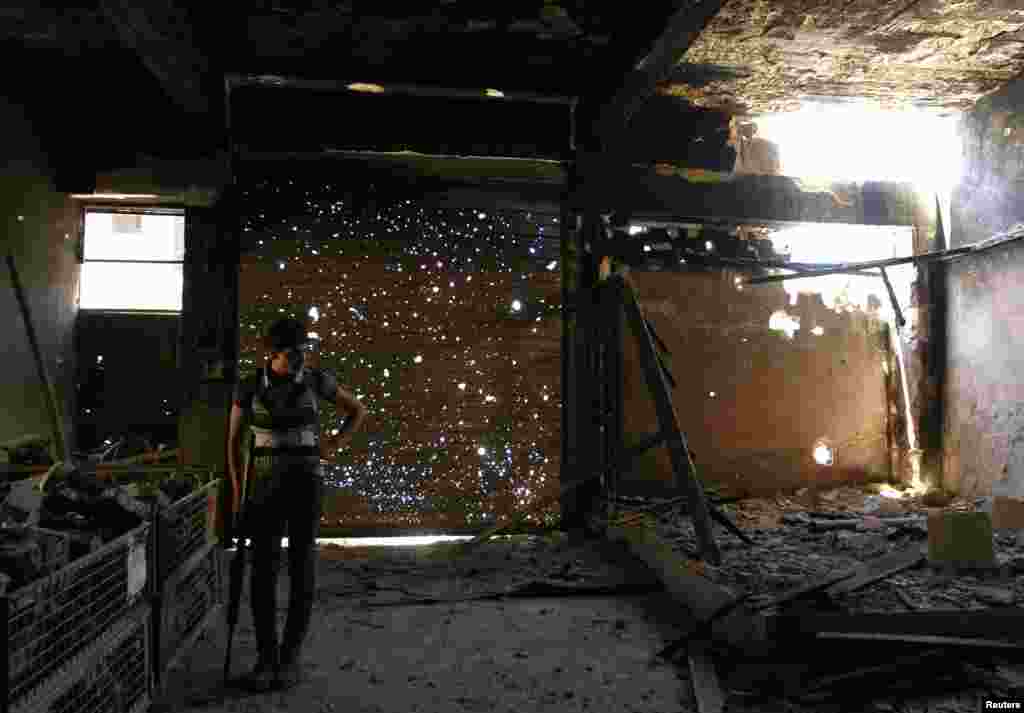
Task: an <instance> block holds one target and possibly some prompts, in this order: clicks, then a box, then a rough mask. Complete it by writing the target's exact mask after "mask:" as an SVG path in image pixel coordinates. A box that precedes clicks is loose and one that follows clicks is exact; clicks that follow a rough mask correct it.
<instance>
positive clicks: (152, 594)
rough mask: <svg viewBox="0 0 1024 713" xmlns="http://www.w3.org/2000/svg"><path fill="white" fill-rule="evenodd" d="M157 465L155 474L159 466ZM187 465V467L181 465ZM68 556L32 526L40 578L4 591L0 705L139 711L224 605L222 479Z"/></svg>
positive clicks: (21, 711)
mask: <svg viewBox="0 0 1024 713" xmlns="http://www.w3.org/2000/svg"><path fill="white" fill-rule="evenodd" d="M163 470H167V469H162V470H161V471H160V472H163ZM183 472H184V471H183ZM198 475H201V476H204V477H201V478H199V480H200V482H205V484H204V485H201V486H200V487H199V488H198V489H197V490H195V491H193V492H192V493H191V494H190V495H188V496H186V497H184V498H182V499H181V500H179V501H177V502H175V503H172V504H171V505H169V506H167V507H163V508H159V507H157V506H155V505H154V509H153V512H152V517H151V518H150V519H149V521H148V522H145V523H143V524H142V525H140V526H139V527H138V528H136V529H134V530H132V531H130V532H128V533H126V534H125V535H123V536H122V537H119V538H118V539H116V540H113V541H111V542H109V543H107V544H106V545H104V546H103V547H102V548H100V549H97V550H96V551H94V552H92V553H90V554H88V555H85V556H83V557H80V558H78V559H76V560H74V561H72V562H70V563H69V562H68V558H69V550H70V548H69V541H68V537H67V536H66V535H65V534H64V533H59V532H52V531H43V530H41V531H40V532H39V538H37V539H38V541H39V542H40V550H41V555H42V559H43V560H44V562H43V564H44V565H45V566H44V567H43V572H44V573H46V576H44V577H43V578H41V579H38V580H36V581H35V582H32V583H31V584H28V585H26V586H24V587H21V588H19V589H17V590H15V591H12V592H8V593H6V594H0V627H2V628H3V631H2V632H0V633H3V634H5V636H4V637H3V638H4V639H6V641H7V645H6V647H5V648H4V649H3V650H4V653H5V661H6V665H5V666H2V667H0V706H2V708H0V713H94V712H96V713H99V712H102V713H143V711H146V710H147V709H148V708H149V707H150V706H151V704H152V703H153V702H154V700H155V699H156V698H157V697H158V695H159V693H158V692H159V690H160V688H161V685H162V679H163V678H164V674H165V673H166V672H167V670H168V669H169V668H170V667H171V666H172V665H173V664H174V663H175V661H176V660H177V659H179V658H180V656H181V654H182V653H183V652H184V651H186V650H188V649H189V648H190V647H191V646H192V644H193V643H194V641H195V640H196V638H197V637H198V636H199V635H200V634H201V633H202V632H203V631H204V630H205V629H206V628H207V627H208V626H209V625H210V624H211V623H212V621H213V619H214V617H215V616H216V615H217V613H218V612H219V611H220V606H221V604H222V600H223V596H222V589H223V587H222V579H223V573H222V566H221V559H220V551H219V546H218V542H217V533H216V522H215V520H216V512H217V504H218V495H219V493H220V483H221V482H222V481H220V480H213V479H212V478H213V473H212V471H210V470H209V469H205V471H204V472H202V473H199V474H198Z"/></svg>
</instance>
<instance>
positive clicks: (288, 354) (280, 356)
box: [270, 348, 308, 375]
mask: <svg viewBox="0 0 1024 713" xmlns="http://www.w3.org/2000/svg"><path fill="white" fill-rule="evenodd" d="M307 354H308V352H305V351H303V350H301V349H298V348H292V349H285V350H284V351H274V352H270V368H271V370H272V371H273V372H274V373H275V374H281V375H284V374H296V373H298V371H299V369H301V368H302V367H303V365H304V364H305V361H306V355H307Z"/></svg>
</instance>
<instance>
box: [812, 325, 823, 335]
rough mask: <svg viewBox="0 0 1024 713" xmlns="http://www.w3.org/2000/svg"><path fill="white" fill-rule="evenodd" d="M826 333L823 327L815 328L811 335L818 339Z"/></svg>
mask: <svg viewBox="0 0 1024 713" xmlns="http://www.w3.org/2000/svg"><path fill="white" fill-rule="evenodd" d="M824 333H825V330H824V329H822V328H821V327H815V328H814V329H812V330H811V334H813V335H814V336H816V337H820V336H821V335H823V334H824Z"/></svg>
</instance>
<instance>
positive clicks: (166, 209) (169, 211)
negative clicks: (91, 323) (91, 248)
mask: <svg viewBox="0 0 1024 713" xmlns="http://www.w3.org/2000/svg"><path fill="white" fill-rule="evenodd" d="M88 213H128V214H134V215H140V214H141V215H176V216H177V215H180V216H181V217H182V218H183V219H184V220H185V242H186V246H185V252H186V254H185V255H183V256H182V259H181V260H86V259H85V216H86V214H88ZM187 253H188V209H187V207H186V206H184V205H159V206H156V205H152V204H146V205H123V204H122V205H112V204H109V203H85V204H83V205H82V206H81V209H80V211H79V214H78V241H77V252H76V258H77V260H78V264H79V265H85V264H86V263H87V262H91V263H101V262H102V263H114V264H117V263H123V264H130V263H134V264H143V265H181V266H182V270H183V271H184V266H185V263H186V262H187V261H188V254H187ZM183 283H184V276H183ZM81 289H82V288H81V277H79V287H78V293H79V294H78V297H77V299H76V302H78V303H79V304H80V303H81ZM181 289H182V293H183V294H182V308H181V309H180V310H174V309H169V310H154V309H104V308H96V307H81V306H79V307H78V310H79V311H80V312H86V313H89V314H126V315H150V316H154V317H181V315H182V314H183V313H184V311H185V304H184V297H185V296H184V290H185V285H184V284H182V287H181Z"/></svg>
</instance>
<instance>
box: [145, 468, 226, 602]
mask: <svg viewBox="0 0 1024 713" xmlns="http://www.w3.org/2000/svg"><path fill="white" fill-rule="evenodd" d="M219 487H220V481H219V480H215V481H213V482H210V483H207V484H206V485H203V486H201V487H200V488H199V489H197V490H195V491H194V492H192V493H191V494H190V495H188V496H187V497H184V498H182V499H181V500H179V501H178V502H176V503H174V504H172V505H170V506H168V507H166V508H163V509H162V510H161V511H160V516H159V528H158V530H157V536H158V542H157V553H158V554H157V558H158V559H157V565H158V570H157V578H158V581H160V582H162V581H164V580H165V579H166V578H167V577H168V576H170V574H171V573H172V572H175V571H177V569H178V568H179V567H181V565H182V564H184V563H185V561H186V560H188V559H189V558H190V557H192V556H194V555H195V553H196V552H198V551H199V550H201V549H202V548H203V547H205V546H206V545H208V544H209V543H210V542H211V541H213V539H214V537H213V533H214V526H213V512H214V510H213V507H211V502H212V503H214V506H215V503H216V500H217V494H218V489H219Z"/></svg>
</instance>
